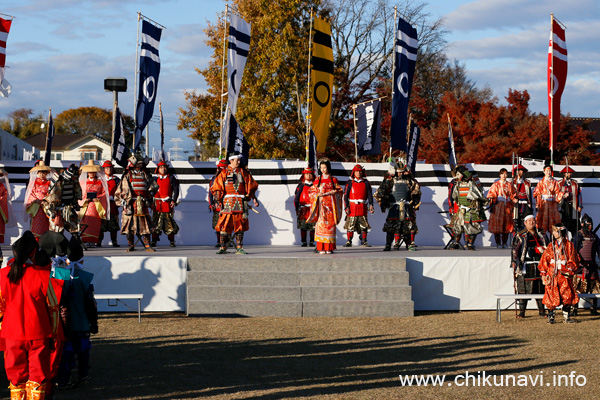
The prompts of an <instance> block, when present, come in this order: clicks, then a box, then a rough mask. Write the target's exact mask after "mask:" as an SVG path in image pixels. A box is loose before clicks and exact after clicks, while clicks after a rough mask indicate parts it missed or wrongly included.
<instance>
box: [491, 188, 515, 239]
mask: <svg viewBox="0 0 600 400" xmlns="http://www.w3.org/2000/svg"><path fill="white" fill-rule="evenodd" d="M486 197H487V198H488V199H490V200H491V202H492V207H493V211H492V212H491V213H490V219H489V221H488V229H489V231H490V232H491V233H494V234H498V233H510V232H512V231H513V225H514V223H513V211H514V202H513V200H514V199H515V198H516V196H515V190H514V187H513V185H512V184H511V183H510V182H508V181H504V182H502V181H501V180H498V181H496V182H494V183H493V184H492V187H491V188H490V190H489V192H488V194H487V196H486Z"/></svg>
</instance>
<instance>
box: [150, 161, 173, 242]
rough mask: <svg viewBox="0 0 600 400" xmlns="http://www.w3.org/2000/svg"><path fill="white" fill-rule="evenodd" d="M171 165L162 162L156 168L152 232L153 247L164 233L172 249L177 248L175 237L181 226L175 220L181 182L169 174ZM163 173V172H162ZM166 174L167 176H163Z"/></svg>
mask: <svg viewBox="0 0 600 400" xmlns="http://www.w3.org/2000/svg"><path fill="white" fill-rule="evenodd" d="M168 167H169V165H168V164H167V163H166V162H165V161H160V162H159V163H158V165H157V167H156V171H155V173H156V174H158V175H157V177H156V184H157V185H158V188H157V191H156V193H155V194H154V213H153V215H152V222H153V223H154V227H155V230H154V232H152V245H153V246H156V242H158V239H159V237H160V234H161V233H162V232H164V233H166V234H167V237H168V239H169V242H170V245H171V247H175V235H176V234H177V233H178V232H179V226H178V225H177V222H175V218H173V211H174V209H175V204H177V200H178V199H179V181H178V180H177V178H176V177H175V175H173V174H170V173H169V172H168ZM161 171H162V172H161ZM161 173H164V174H165V175H161Z"/></svg>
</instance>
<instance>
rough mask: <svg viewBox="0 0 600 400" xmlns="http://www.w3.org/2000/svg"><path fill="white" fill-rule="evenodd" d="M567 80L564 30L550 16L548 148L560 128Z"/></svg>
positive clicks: (552, 145)
mask: <svg viewBox="0 0 600 400" xmlns="http://www.w3.org/2000/svg"><path fill="white" fill-rule="evenodd" d="M566 82H567V43H566V41H565V30H564V29H563V28H562V26H560V24H559V23H558V22H557V21H556V20H555V19H554V16H552V28H551V31H550V45H549V47H548V119H549V125H550V150H552V149H553V148H554V145H555V143H556V135H557V134H558V131H559V129H560V98H561V96H562V94H563V91H564V90H565V83H566Z"/></svg>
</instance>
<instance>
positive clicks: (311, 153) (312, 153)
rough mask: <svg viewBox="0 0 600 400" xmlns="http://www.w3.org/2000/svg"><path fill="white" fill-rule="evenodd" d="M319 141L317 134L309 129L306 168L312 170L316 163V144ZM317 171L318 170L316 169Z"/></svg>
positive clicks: (317, 163) (317, 161) (317, 162)
mask: <svg viewBox="0 0 600 400" xmlns="http://www.w3.org/2000/svg"><path fill="white" fill-rule="evenodd" d="M318 144H319V141H318V140H317V136H316V135H315V132H314V131H313V130H312V129H311V130H310V136H309V138H308V160H307V161H308V168H312V170H313V171H314V170H315V169H316V168H317V167H318V165H319V160H318V159H317V146H318ZM317 172H318V171H317Z"/></svg>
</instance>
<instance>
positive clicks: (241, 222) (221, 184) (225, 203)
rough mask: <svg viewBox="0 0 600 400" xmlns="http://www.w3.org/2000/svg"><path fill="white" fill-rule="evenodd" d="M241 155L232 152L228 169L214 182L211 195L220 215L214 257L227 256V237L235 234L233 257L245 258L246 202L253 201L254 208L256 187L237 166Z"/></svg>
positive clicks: (249, 175)
mask: <svg viewBox="0 0 600 400" xmlns="http://www.w3.org/2000/svg"><path fill="white" fill-rule="evenodd" d="M241 161H242V155H241V154H240V153H239V152H237V151H236V152H234V153H233V154H232V155H231V156H229V166H228V167H227V168H226V169H224V170H222V171H221V172H220V173H219V175H218V176H217V177H216V178H215V181H214V183H213V186H212V188H211V192H212V193H213V196H215V200H216V201H217V202H218V203H220V204H221V214H220V216H219V221H218V222H217V226H216V227H215V230H216V231H217V232H220V236H219V238H220V244H221V248H220V249H219V251H218V252H217V254H225V253H226V252H227V236H228V235H233V233H234V232H235V242H236V252H235V253H236V254H248V253H246V252H245V251H244V232H245V231H247V230H248V229H250V224H249V222H248V211H249V207H248V201H250V200H254V207H258V200H257V199H256V190H257V189H258V183H256V181H255V180H254V178H253V177H252V174H250V172H249V171H248V170H246V169H245V168H242V167H241V166H240V164H241Z"/></svg>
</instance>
